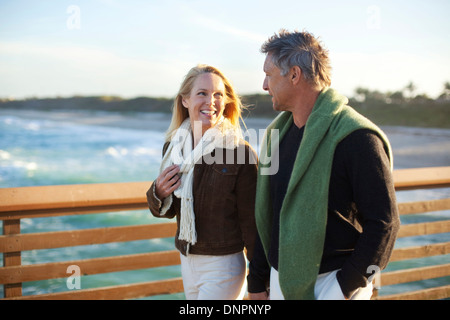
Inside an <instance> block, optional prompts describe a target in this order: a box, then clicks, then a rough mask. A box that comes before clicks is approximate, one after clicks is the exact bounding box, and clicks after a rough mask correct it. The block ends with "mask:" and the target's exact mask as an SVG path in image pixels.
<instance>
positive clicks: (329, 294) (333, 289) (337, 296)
mask: <svg viewBox="0 0 450 320" xmlns="http://www.w3.org/2000/svg"><path fill="white" fill-rule="evenodd" d="M338 271H339V270H334V271H331V272H327V273H322V274H319V275H318V277H317V280H316V285H315V286H314V297H315V298H316V300H345V297H344V294H343V293H342V290H341V286H340V285H339V282H338V281H337V278H336V273H337V272H338ZM372 292H373V284H372V283H369V284H368V285H367V286H366V287H362V288H359V289H358V290H357V291H356V292H355V293H354V294H353V295H352V296H351V297H350V300H370V297H372ZM270 299H271V300H284V297H283V293H282V292H281V288H280V282H279V280H278V272H277V270H275V269H274V268H272V269H271V270H270Z"/></svg>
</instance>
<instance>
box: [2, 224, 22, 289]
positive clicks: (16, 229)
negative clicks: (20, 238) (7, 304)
mask: <svg viewBox="0 0 450 320" xmlns="http://www.w3.org/2000/svg"><path fill="white" fill-rule="evenodd" d="M19 233H20V219H17V220H3V234H4V235H13V234H19ZM21 263H22V258H21V253H20V251H18V252H6V253H3V266H4V267H10V266H20V265H21ZM3 288H4V295H5V298H12V297H20V296H22V283H11V284H5V285H4V286H3Z"/></svg>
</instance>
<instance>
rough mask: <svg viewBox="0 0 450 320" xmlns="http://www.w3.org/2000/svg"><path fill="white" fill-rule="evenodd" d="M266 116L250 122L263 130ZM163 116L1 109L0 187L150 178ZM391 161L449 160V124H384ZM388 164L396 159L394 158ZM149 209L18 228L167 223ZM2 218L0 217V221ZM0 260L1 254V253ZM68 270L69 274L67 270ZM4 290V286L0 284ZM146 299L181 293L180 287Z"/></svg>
mask: <svg viewBox="0 0 450 320" xmlns="http://www.w3.org/2000/svg"><path fill="white" fill-rule="evenodd" d="M268 121H269V120H267V119H265V120H264V119H263V120H258V119H256V120H251V121H250V120H249V121H248V122H247V124H248V126H249V127H254V128H259V129H261V128H264V127H265V125H266V124H267V123H268ZM168 122H169V118H168V117H167V115H163V114H120V113H101V112H94V113H92V112H75V111H73V112H36V111H19V110H0V187H1V188H9V187H25V186H42V185H64V184H85V183H108V182H133V181H151V180H153V179H155V178H156V177H157V174H158V169H159V164H160V159H161V147H162V145H163V142H164V130H165V128H167V125H168ZM385 132H386V133H387V134H388V137H389V138H390V140H391V143H392V145H393V149H394V159H397V160H398V161H397V165H396V166H395V168H396V169H400V168H411V167H426V166H448V165H450V143H449V141H450V139H449V138H450V130H445V129H412V128H396V127H390V128H386V130H385ZM254 147H255V149H257V146H256V145H255V146H254ZM394 163H395V162H394ZM397 197H398V202H406V201H419V200H428V199H442V198H450V188H444V189H428V190H419V191H403V192H398V194H397ZM449 213H450V212H449V211H448V210H447V211H440V212H433V213H426V214H420V215H409V216H403V217H401V219H402V224H407V223H415V222H422V221H435V220H444V219H450V214H449ZM166 221H167V220H165V219H156V218H154V217H152V216H151V214H150V213H149V212H148V210H138V211H124V212H114V213H106V214H91V215H77V216H68V217H52V218H37V219H23V220H22V222H21V232H22V233H33V232H47V231H60V230H76V229H82V228H99V227H109V226H120V225H136V224H148V223H161V222H166ZM0 224H1V222H0ZM444 241H450V235H449V234H448V233H445V234H437V235H430V236H422V237H411V238H403V239H398V240H397V243H396V247H407V246H412V245H421V244H425V243H430V242H432V243H435V242H444ZM172 249H174V244H173V238H166V239H154V240H145V241H133V242H127V243H115V244H105V245H92V246H79V247H71V248H62V249H49V250H33V251H25V252H22V264H24V265H25V264H34V263H45V262H53V261H65V260H77V259H87V258H93V257H103V256H113V255H122V254H131V253H145V252H149V251H161V250H172ZM0 263H2V264H3V257H2V256H1V255H0ZM436 263H442V264H444V263H450V255H445V256H438V257H432V258H424V259H414V260H407V261H402V262H393V263H391V264H390V265H389V266H388V267H387V270H397V269H401V268H405V267H417V266H425V265H431V264H436ZM68 276H69V274H68ZM179 276H181V273H180V267H179V266H171V267H162V268H152V269H144V270H136V271H127V272H120V273H108V274H102V275H90V276H83V277H81V288H82V289H88V288H94V287H100V286H110V285H119V284H127V283H133V282H141V281H152V280H158V279H165V278H171V277H179ZM449 283H450V277H444V278H439V279H433V280H427V281H420V282H415V283H409V284H405V285H395V286H386V287H383V286H382V288H381V290H380V294H381V295H383V294H391V293H395V292H401V291H404V290H417V289H420V288H425V287H429V286H435V285H436V284H439V285H445V284H449ZM65 290H68V284H67V279H52V280H46V281H35V282H26V283H24V284H23V295H29V294H42V293H51V292H59V291H65ZM0 296H3V286H0ZM151 299H184V294H183V293H179V294H175V295H169V296H159V297H151Z"/></svg>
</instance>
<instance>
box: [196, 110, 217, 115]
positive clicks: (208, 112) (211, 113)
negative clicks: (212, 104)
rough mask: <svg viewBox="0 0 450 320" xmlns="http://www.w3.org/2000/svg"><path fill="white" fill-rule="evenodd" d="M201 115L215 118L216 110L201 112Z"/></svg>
mask: <svg viewBox="0 0 450 320" xmlns="http://www.w3.org/2000/svg"><path fill="white" fill-rule="evenodd" d="M200 113H201V114H204V115H206V116H213V115H215V114H216V110H200Z"/></svg>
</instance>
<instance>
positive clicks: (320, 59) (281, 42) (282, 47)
mask: <svg viewBox="0 0 450 320" xmlns="http://www.w3.org/2000/svg"><path fill="white" fill-rule="evenodd" d="M261 52H262V53H266V54H272V62H273V63H274V64H275V66H276V67H277V68H279V69H280V70H281V75H282V76H285V75H286V74H287V73H288V72H289V70H290V69H291V68H292V67H294V66H298V67H300V69H301V70H302V74H303V76H304V78H305V80H306V81H308V82H309V83H310V84H312V85H315V86H318V87H322V88H323V87H327V86H330V84H331V66H330V60H329V58H328V51H327V50H326V49H324V48H323V47H322V45H321V44H320V42H319V40H318V39H316V38H315V37H314V35H312V34H310V33H308V32H305V31H304V32H298V31H294V32H289V31H287V30H284V29H282V30H280V32H279V33H278V34H275V35H273V36H272V37H270V38H269V39H268V40H267V41H266V42H265V43H264V44H263V45H262V46H261Z"/></svg>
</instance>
